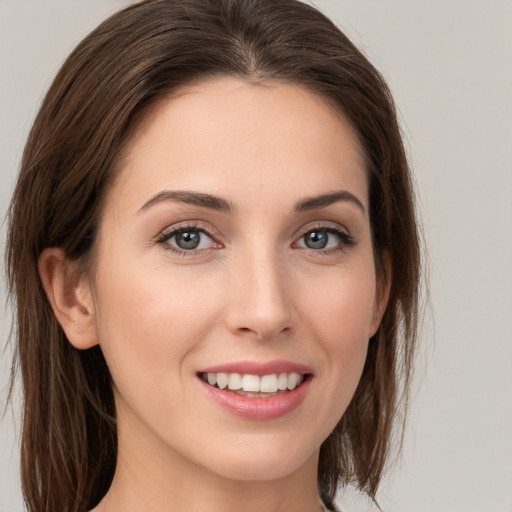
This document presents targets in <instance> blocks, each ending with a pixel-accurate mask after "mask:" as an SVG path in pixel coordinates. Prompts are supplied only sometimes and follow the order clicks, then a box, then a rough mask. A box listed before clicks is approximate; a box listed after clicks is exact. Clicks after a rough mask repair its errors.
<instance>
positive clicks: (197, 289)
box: [7, 0, 420, 512]
mask: <svg viewBox="0 0 512 512" xmlns="http://www.w3.org/2000/svg"><path fill="white" fill-rule="evenodd" d="M418 245H419V244H418V234H417V227H416V222H415V214H414V207H413V197H412V189H411V184H410V176H409V170H408V164H407V160H406V157H405V153H404V149H403V145H402V141H401V137H400V131H399V128H398V124H397V120H396V114H395V110H394V107H393V103H392V99H391V96H390V94H389V91H388V89H387V87H386V85H385V83H384V81H383V80H382V78H381V77H380V75H379V74H378V72H377V71H376V70H375V69H374V68H373V67H372V65H371V64H370V63H369V62H368V61H367V60H366V59H365V57H364V56H363V55H362V54H361V53H360V52H359V51H358V50H357V49H356V48H355V47H354V46H353V45H352V44H351V43H350V41H349V40H348V39H347V38H346V37H345V36H344V35H343V34H342V33H341V32H340V31H339V29H337V28H336V27H335V26H334V25H333V24H332V23H331V22H330V21H329V20H328V19H326V18H325V17H324V16H323V15H322V14H321V13H319V12H318V11H316V10H315V9H313V8H312V7H310V6H308V5H305V4H303V3H301V2H298V1H295V0H279V1H275V0H254V1H253V0H249V1H248V0H185V1H181V0H180V1H178V0H174V1H172V0H149V1H146V2H142V3H140V4H137V5H134V6H131V7H129V8H127V9H125V10H123V11H121V12H120V13H118V14H116V15H114V16H113V17H112V18H110V19H109V20H107V21H105V22H104V23H103V24H102V25H100V26H99V27H98V28H97V29H96V30H95V31H94V32H92V33H91V34H90V35H89V36H88V37H87V38H86V39H85V40H84V41H82V43H80V44H79V46H78V47H77V48H76V49H75V50H74V52H73V53H72V54H71V56H70V57H69V58H68V60H67V61H66V62H65V63H64V65H63V67H62V68H61V70H60V72H59V73H58V75H57V77H56V79H55V81H54V83H53V84H52V86H51V88H50V90H49V91H48V93H47V96H46V98H45V100H44V102H43V104H42V106H41V110H40V112H39V115H38V116H37V118H36V121H35V123H34V126H33V129H32V131H31V134H30V136H29V140H28V142H27V146H26V148H25V153H24V156H23V161H22V169H21V172H20V176H19V179H18V183H17V186H16V190H15V193H14V197H13V200H12V204H11V210H10V229H9V238H8V248H7V269H8V276H9V283H10V290H11V293H12V294H13V296H14V301H15V304H16V308H17V339H18V360H19V363H18V364H19V365H20V368H21V375H22V379H23V389H24V398H25V402H24V423H23V434H22V482H23V490H24V496H25V500H26V503H27V506H28V509H29V510H30V511H31V512H35V511H36V510H37V511H38V512H41V511H45V512H50V511H51V512H55V511H86V510H93V511H94V512H107V511H117V510H123V511H130V510H139V509H144V510H147V511H153V510H155V511H156V510H158V511H160V510H173V511H178V510H183V511H185V510H186V511H193V510H209V511H217V510H222V511H231V510H238V509H241V508H242V507H243V509H244V510H258V511H259V510H267V511H275V512H278V511H290V510H293V511H300V512H312V511H319V510H326V509H333V505H332V501H333V500H334V497H335V493H336V490H337V488H338V486H339V485H346V484H348V483H353V484H355V485H356V486H357V487H358V488H359V489H360V490H362V491H363V492H365V493H367V494H368V496H370V497H371V498H373V499H375V497H376V493H377V489H378V486H379V482H380V480H381V477H382V474H383V470H384V466H385V462H386V460H387V458H388V453H389V449H390V443H391V435H392V433H393V429H394V427H395V426H396V423H397V413H398V405H399V403H400V402H406V398H407V389H408V384H409V380H410V374H411V367H412V361H413V355H414V347H415V337H416V324H417V309H418V303H417V294H418V279H419V263H420V261H419V260H420V259H419V247H418ZM319 496H320V497H321V501H320V502H319Z"/></svg>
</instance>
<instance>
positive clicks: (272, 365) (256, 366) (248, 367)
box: [199, 359, 313, 376]
mask: <svg viewBox="0 0 512 512" xmlns="http://www.w3.org/2000/svg"><path fill="white" fill-rule="evenodd" d="M199 373H240V374H246V375H247V374H249V375H258V376H261V375H270V374H273V373H298V374H299V375H305V374H306V373H313V370H312V369H311V368H310V367H308V366H305V365H303V364H299V363H293V362H291V361H285V360H282V359H277V360H275V361H268V362H265V363H258V362H256V361H238V362H233V363H225V364H219V365H216V366H210V367H208V368H204V369H202V370H199Z"/></svg>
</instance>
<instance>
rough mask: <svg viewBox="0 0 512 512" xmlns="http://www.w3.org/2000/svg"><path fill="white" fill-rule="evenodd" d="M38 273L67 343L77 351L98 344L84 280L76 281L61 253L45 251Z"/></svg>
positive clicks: (90, 295)
mask: <svg viewBox="0 0 512 512" xmlns="http://www.w3.org/2000/svg"><path fill="white" fill-rule="evenodd" d="M38 270H39V275H40V277H41V281H42V283H43V287H44V290H45V292H46V295H47V297H48V300H49V301H50V305H51V307H52V309H53V312H54V314H55V316H56V318H57V321H58V322H59V324H60V325H61V326H62V328H63V329H64V332H65V333H66V337H67V338H68V340H69V342H70V343H71V344H72V345H73V346H74V347H75V348H77V349H80V350H85V349H88V348H91V347H93V346H94V345H97V344H98V342H99V339H98V334H97V329H96V324H95V322H94V316H93V314H92V313H93V312H94V303H93V301H92V294H91V290H90V286H89V285H88V283H87V282H86V280H85V279H79V280H77V279H76V278H75V276H74V275H73V272H71V269H70V263H69V261H68V260H67V258H66V256H65V254H64V251H63V250H62V249H58V248H50V249H45V250H44V251H43V252H42V254H41V256H40V257H39V262H38Z"/></svg>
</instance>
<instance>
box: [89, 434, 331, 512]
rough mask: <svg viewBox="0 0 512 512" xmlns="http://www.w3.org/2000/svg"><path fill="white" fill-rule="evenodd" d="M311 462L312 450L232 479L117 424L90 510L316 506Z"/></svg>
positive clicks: (314, 511)
mask: <svg viewBox="0 0 512 512" xmlns="http://www.w3.org/2000/svg"><path fill="white" fill-rule="evenodd" d="M146 434H147V432H146ZM142 440H144V441H142ZM317 468H318V451H317V452H315V453H314V455H313V456H312V457H310V458H309V459H308V460H306V461H305V462H304V463H303V464H302V465H300V466H299V467H298V468H297V469H295V470H294V471H291V472H290V473H288V474H285V475H284V476H279V477H276V478H271V479H259V480H255V479H252V478H251V477H249V476H247V475H242V476H245V478H237V479H233V478H229V477H227V476H225V475H222V474H219V473H220V472H215V471H212V470H211V469H209V468H206V467H204V466H201V465H199V464H196V463H195V462H194V461H191V460H190V459H189V458H187V457H184V456H182V455H180V454H179V453H176V451H173V450H171V449H170V448H169V447H167V446H161V445H160V446H159V445H158V441H156V440H154V439H153V440H151V439H149V438H148V436H147V435H146V436H137V435H135V436H134V435H132V434H128V433H124V432H123V430H122V429H120V431H119V450H118V461H117V466H116V472H115V476H114V480H113V482H112V486H111V488H110V490H109V491H108V493H107V495H106V496H105V498H104V499H103V500H102V501H101V503H100V504H99V505H98V506H97V507H96V508H95V509H94V510H93V511H91V512H121V511H122V512H135V511H137V512H138V511H140V510H144V511H145V512H167V511H169V512H171V511H172V512H204V511H205V510H207V511H208V512H240V511H241V510H243V511H244V512H261V511H262V510H264V511H265V512H289V511H290V510H293V511H294V512H320V510H321V507H320V505H319V501H318V486H317ZM269 469H270V468H269Z"/></svg>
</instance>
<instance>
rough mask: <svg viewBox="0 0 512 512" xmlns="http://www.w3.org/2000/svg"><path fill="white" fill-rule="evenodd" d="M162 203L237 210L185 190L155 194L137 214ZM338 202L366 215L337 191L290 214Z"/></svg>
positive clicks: (209, 196) (308, 199) (297, 205)
mask: <svg viewBox="0 0 512 512" xmlns="http://www.w3.org/2000/svg"><path fill="white" fill-rule="evenodd" d="M164 201H171V202H174V203H185V204H191V205H194V206H201V207H202V208H209V209H211V210H216V211H220V212H224V213H229V214H236V213H237V211H238V208H237V207H236V205H234V204H233V203H232V202H231V201H227V200H226V199H223V198H222V197H218V196H214V195H212V194H205V193H202V192H192V191H186V190H162V191H161V192H159V193H158V194H155V195H154V196H153V197H151V198H150V199H149V200H148V201H146V202H145V203H144V204H143V205H142V207H141V209H140V210H139V213H140V212H142V211H143V210H147V209H148V208H149V207H151V206H153V205H155V204H157V203H161V202H164ZM338 202H349V203H353V204H354V205H356V206H357V207H358V208H359V209H360V210H361V212H362V213H363V214H365V213H366V209H365V207H364V206H363V203H362V202H361V201H360V200H359V199H358V198H357V197H356V196H355V195H354V194H352V193H351V192H349V191H348V190H337V191H335V192H329V193H327V194H321V195H318V196H312V197H306V198H304V199H301V200H300V201H297V202H296V203H295V205H294V207H293V209H292V212H305V211H309V210H315V209H317V208H325V207H326V206H330V205H331V204H334V203H338Z"/></svg>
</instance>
